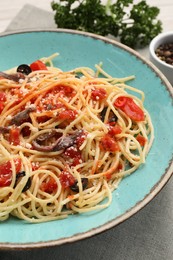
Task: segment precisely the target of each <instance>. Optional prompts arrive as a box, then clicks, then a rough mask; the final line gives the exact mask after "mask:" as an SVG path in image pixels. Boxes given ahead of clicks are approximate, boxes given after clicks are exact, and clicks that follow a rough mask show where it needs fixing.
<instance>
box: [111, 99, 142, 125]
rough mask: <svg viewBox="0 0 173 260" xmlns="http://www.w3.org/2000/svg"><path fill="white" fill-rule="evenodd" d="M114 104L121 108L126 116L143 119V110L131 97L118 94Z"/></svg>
mask: <svg viewBox="0 0 173 260" xmlns="http://www.w3.org/2000/svg"><path fill="white" fill-rule="evenodd" d="M114 106H115V107H117V108H119V109H121V110H122V111H123V112H124V113H125V114H126V115H127V116H128V117H130V118H131V119H132V120H134V121H144V120H145V115H144V112H143V110H142V109H141V108H140V107H139V106H138V105H137V104H136V103H135V102H134V100H133V99H132V98H131V97H125V96H120V97H118V98H117V99H116V100H115V102H114Z"/></svg>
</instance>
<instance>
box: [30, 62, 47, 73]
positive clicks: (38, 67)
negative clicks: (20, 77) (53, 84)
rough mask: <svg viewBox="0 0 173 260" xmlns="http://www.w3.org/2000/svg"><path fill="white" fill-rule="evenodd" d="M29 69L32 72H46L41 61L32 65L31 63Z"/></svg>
mask: <svg viewBox="0 0 173 260" xmlns="http://www.w3.org/2000/svg"><path fill="white" fill-rule="evenodd" d="M30 68H31V70H32V71H36V70H47V67H46V65H45V64H44V63H43V62H42V61H41V60H36V61H34V62H33V63H31V64H30Z"/></svg>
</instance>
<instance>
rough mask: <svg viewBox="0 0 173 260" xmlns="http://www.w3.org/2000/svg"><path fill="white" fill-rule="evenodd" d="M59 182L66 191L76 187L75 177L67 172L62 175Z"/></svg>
mask: <svg viewBox="0 0 173 260" xmlns="http://www.w3.org/2000/svg"><path fill="white" fill-rule="evenodd" d="M59 180H60V182H61V185H62V187H63V188H64V189H66V188H68V187H70V186H72V185H74V183H75V178H74V176H73V175H72V174H71V173H70V172H68V171H67V170H64V171H62V172H61V173H60V175H59Z"/></svg>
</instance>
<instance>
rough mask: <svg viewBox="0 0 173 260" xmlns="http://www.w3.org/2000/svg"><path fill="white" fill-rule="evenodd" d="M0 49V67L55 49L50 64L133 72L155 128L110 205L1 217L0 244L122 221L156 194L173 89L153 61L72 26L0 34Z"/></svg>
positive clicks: (67, 238)
mask: <svg viewBox="0 0 173 260" xmlns="http://www.w3.org/2000/svg"><path fill="white" fill-rule="evenodd" d="M0 52H1V59H0V70H1V71H2V70H7V69H9V68H11V67H14V66H17V65H19V64H22V63H30V62H32V61H33V60H36V59H39V58H40V57H43V56H49V55H51V54H53V53H55V52H58V53H59V54H60V56H59V57H58V58H56V59H55V66H58V67H60V68H61V69H63V70H70V69H73V68H74V67H79V66H89V67H91V68H94V65H95V64H98V63H99V62H100V61H102V62H103V64H104V69H105V70H106V71H107V72H108V73H109V74H111V75H112V76H115V77H124V76H128V75H133V74H134V75H136V79H135V80H133V81H131V82H130V84H131V85H132V86H134V87H136V88H139V89H141V90H143V91H144V92H145V96H146V100H145V106H146V108H147V110H148V111H149V113H150V114H151V118H152V121H153V124H154V129H155V140H154V143H153V146H152V149H151V151H150V153H149V155H148V157H147V160H146V164H145V165H143V166H142V167H141V168H140V169H139V170H137V171H136V172H135V173H134V174H132V175H131V176H129V177H127V178H125V179H124V180H123V181H122V182H121V184H120V185H119V187H118V189H117V190H115V191H114V192H113V201H112V204H111V206H110V207H108V208H107V209H105V210H102V211H99V212H92V213H88V214H82V215H73V216H70V217H69V218H67V219H64V220H59V221H52V222H47V223H41V224H30V223H26V222H24V221H22V220H18V219H14V218H10V219H9V220H7V221H5V222H1V223H0V247H1V248H34V247H43V246H53V245H60V244H63V243H67V242H72V241H77V240H80V239H84V238H86V237H90V236H92V235H95V234H98V233H100V232H102V231H105V230H108V229H109V228H111V227H113V226H115V225H117V224H119V223H121V222H123V221H125V220H126V219H127V218H129V217H130V216H132V215H133V214H135V213H136V212H137V211H139V210H140V209H141V208H142V207H144V206H145V205H146V204H147V203H148V202H149V201H151V199H153V198H154V197H155V196H156V194H157V193H158V192H159V191H160V190H161V189H162V187H163V186H164V185H165V184H166V182H167V181H168V179H169V178H170V177H171V175H172V171H173V162H172V155H173V138H172V133H173V120H172V116H173V106H172V97H173V90H172V87H171V85H170V84H169V82H168V81H167V80H166V78H165V77H164V76H163V75H162V74H161V73H160V72H159V71H158V70H157V69H156V67H154V66H153V65H152V64H151V63H150V62H148V61H146V60H144V59H143V58H142V57H141V56H140V55H139V54H138V53H136V52H135V51H133V50H131V49H130V48H128V47H126V46H124V45H122V44H120V43H117V42H115V41H113V40H110V39H108V38H104V37H100V36H96V35H93V34H89V33H82V32H77V31H72V30H61V29H60V30H56V31H55V30H54V31H53V30H51V31H27V32H15V33H12V34H3V35H1V37H0Z"/></svg>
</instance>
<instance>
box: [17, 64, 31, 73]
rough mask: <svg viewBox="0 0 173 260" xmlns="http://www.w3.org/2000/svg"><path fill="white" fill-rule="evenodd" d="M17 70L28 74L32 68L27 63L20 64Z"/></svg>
mask: <svg viewBox="0 0 173 260" xmlns="http://www.w3.org/2000/svg"><path fill="white" fill-rule="evenodd" d="M17 72H20V73H22V74H25V75H28V74H30V73H31V72H32V70H31V68H30V67H29V66H28V65H27V64H21V65H19V66H18V68H17Z"/></svg>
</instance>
